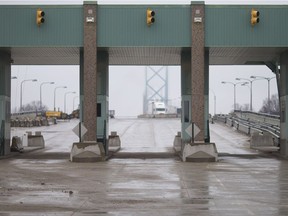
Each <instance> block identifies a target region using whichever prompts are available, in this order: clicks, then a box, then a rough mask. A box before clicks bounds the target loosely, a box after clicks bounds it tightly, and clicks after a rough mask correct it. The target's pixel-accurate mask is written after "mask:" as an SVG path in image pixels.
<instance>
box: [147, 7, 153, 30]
mask: <svg viewBox="0 0 288 216" xmlns="http://www.w3.org/2000/svg"><path fill="white" fill-rule="evenodd" d="M154 16H155V11H153V10H151V9H149V8H148V9H147V11H146V21H147V25H148V26H150V25H152V24H153V23H154V22H155V17H154Z"/></svg>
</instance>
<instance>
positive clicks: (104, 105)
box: [97, 51, 109, 147]
mask: <svg viewBox="0 0 288 216" xmlns="http://www.w3.org/2000/svg"><path fill="white" fill-rule="evenodd" d="M97 63H98V65H97V106H98V107H97V140H98V141H101V142H104V140H103V139H106V140H107V139H108V133H109V127H108V125H109V107H108V105H109V55H108V52H106V51H99V52H98V54H97ZM106 143H107V142H106ZM105 147H106V146H105ZM107 147H108V146H107Z"/></svg>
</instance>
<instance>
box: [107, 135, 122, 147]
mask: <svg viewBox="0 0 288 216" xmlns="http://www.w3.org/2000/svg"><path fill="white" fill-rule="evenodd" d="M108 146H109V150H111V151H119V150H120V149H121V140H120V137H119V136H118V135H117V132H116V131H111V135H109V137H108Z"/></svg>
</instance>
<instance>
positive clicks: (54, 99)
mask: <svg viewBox="0 0 288 216" xmlns="http://www.w3.org/2000/svg"><path fill="white" fill-rule="evenodd" d="M59 88H67V86H57V87H55V89H54V111H56V105H55V104H56V90H57V89H59Z"/></svg>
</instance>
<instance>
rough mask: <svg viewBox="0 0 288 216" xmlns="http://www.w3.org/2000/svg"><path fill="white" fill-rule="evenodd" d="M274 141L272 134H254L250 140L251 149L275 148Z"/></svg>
mask: <svg viewBox="0 0 288 216" xmlns="http://www.w3.org/2000/svg"><path fill="white" fill-rule="evenodd" d="M273 146H274V141H273V137H272V136H271V135H270V134H266V133H264V134H260V133H253V134H252V136H251V139H250V148H259V147H273Z"/></svg>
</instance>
